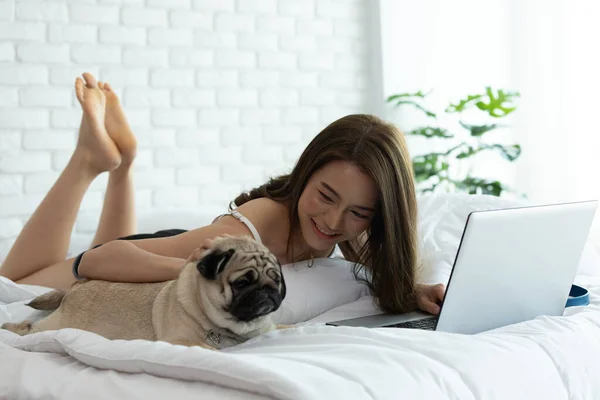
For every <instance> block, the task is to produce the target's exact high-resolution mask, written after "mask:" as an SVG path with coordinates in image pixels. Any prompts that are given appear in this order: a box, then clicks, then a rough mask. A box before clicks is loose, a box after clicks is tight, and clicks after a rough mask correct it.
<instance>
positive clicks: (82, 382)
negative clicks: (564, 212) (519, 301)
mask: <svg viewBox="0 0 600 400" xmlns="http://www.w3.org/2000/svg"><path fill="white" fill-rule="evenodd" d="M578 283H582V284H584V285H586V286H588V288H591V290H592V305H590V306H587V307H576V308H570V309H567V312H566V314H565V315H566V316H565V317H541V318H537V319H535V320H533V321H528V322H525V323H522V324H517V325H513V326H508V327H503V328H500V329H497V330H495V331H491V332H486V333H482V334H479V335H472V336H468V335H454V334H445V333H439V332H427V331H417V330H404V329H365V328H350V327H329V326H324V325H320V324H319V323H320V322H322V321H327V320H333V319H336V318H338V317H339V316H350V315H352V316H358V315H365V314H368V313H369V312H372V308H371V306H370V304H371V301H370V300H371V299H370V297H369V296H366V297H364V298H362V299H359V300H358V301H356V302H354V303H352V304H348V305H344V306H341V307H338V308H336V309H334V310H331V311H329V312H328V313H326V314H325V315H323V316H321V317H319V318H316V319H314V320H313V321H312V322H313V323H314V324H305V325H303V326H300V327H298V328H295V329H291V330H287V331H277V332H273V333H270V334H267V335H265V336H263V337H260V338H257V339H254V340H251V341H249V342H247V343H245V344H243V345H241V346H237V347H236V348H232V349H229V350H227V351H223V352H213V351H209V350H205V349H201V348H186V347H183V346H173V345H169V344H166V343H152V342H146V341H113V342H111V341H108V340H106V339H104V338H101V337H99V336H97V335H94V334H91V333H88V332H83V331H78V330H62V331H58V332H42V333H40V334H37V335H31V336H26V337H18V336H17V335H13V334H12V333H10V332H0V342H2V343H0V359H1V360H2V363H1V364H2V367H1V371H2V373H1V374H0V388H1V389H0V398H10V399H33V398H44V399H48V398H52V399H80V398H83V397H84V396H85V398H88V397H89V398H92V399H94V398H96V399H101V398H102V399H104V398H128V399H137V398H139V399H161V398H165V397H166V396H169V397H170V396H176V397H174V398H179V399H188V398H190V399H192V398H194V399H195V398H198V396H199V395H200V394H201V398H206V399H213V398H214V399H217V398H219V399H223V398H231V399H254V398H259V395H262V396H267V397H271V398H278V399H331V398H336V399H337V398H343V399H390V398H396V397H402V398H411V399H434V398H435V399H443V398H448V399H482V398H486V399H532V398H539V399H567V398H569V399H595V398H596V399H597V398H600V379H599V378H600V340H599V338H600V279H599V278H598V277H584V276H580V277H578ZM25 350H27V351H25ZM34 351H35V352H34Z"/></svg>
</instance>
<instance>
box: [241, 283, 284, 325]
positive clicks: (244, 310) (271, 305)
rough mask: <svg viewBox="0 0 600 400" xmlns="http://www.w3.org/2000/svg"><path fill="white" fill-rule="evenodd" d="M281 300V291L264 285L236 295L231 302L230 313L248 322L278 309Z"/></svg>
mask: <svg viewBox="0 0 600 400" xmlns="http://www.w3.org/2000/svg"><path fill="white" fill-rule="evenodd" d="M281 301H282V299H281V295H280V294H279V291H277V290H276V289H274V288H272V287H270V286H263V287H262V288H260V289H256V290H253V291H249V292H246V293H240V294H239V295H238V296H236V297H235V298H234V301H233V302H232V304H231V307H230V313H231V315H233V316H234V317H236V318H237V319H239V320H240V321H245V322H248V321H251V320H253V319H255V318H258V317H262V316H263V315H267V314H269V313H271V312H273V311H275V310H277V309H278V308H279V306H280V305H281Z"/></svg>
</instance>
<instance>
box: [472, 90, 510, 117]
mask: <svg viewBox="0 0 600 400" xmlns="http://www.w3.org/2000/svg"><path fill="white" fill-rule="evenodd" d="M485 92H486V95H487V97H488V99H489V102H487V103H486V102H484V101H478V102H477V103H476V104H475V105H476V106H477V108H479V109H480V110H482V111H487V113H488V114H489V115H491V116H492V117H495V118H500V117H505V116H507V115H508V114H510V113H511V112H513V111H514V110H515V109H516V107H514V106H512V104H510V103H511V102H512V101H513V98H514V97H518V96H519V93H517V92H506V93H505V92H504V91H503V90H498V93H497V94H495V93H494V92H493V91H492V89H491V88H490V87H489V86H488V87H486V88H485ZM504 103H509V104H508V105H504Z"/></svg>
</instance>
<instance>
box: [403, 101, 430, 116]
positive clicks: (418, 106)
mask: <svg viewBox="0 0 600 400" xmlns="http://www.w3.org/2000/svg"><path fill="white" fill-rule="evenodd" d="M401 105H411V106H413V107H415V108H416V109H419V110H421V111H423V112H424V113H425V114H427V116H428V117H433V118H435V117H436V115H435V113H434V112H431V111H429V110H427V109H426V108H425V107H423V106H422V105H420V104H419V103H417V102H415V101H410V100H398V102H396V104H395V107H399V106H401Z"/></svg>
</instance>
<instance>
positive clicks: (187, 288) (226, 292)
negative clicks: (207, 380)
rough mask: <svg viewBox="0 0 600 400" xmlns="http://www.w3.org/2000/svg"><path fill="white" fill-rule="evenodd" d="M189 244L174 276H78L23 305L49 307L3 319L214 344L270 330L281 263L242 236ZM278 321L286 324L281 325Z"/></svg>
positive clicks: (19, 329) (22, 329)
mask: <svg viewBox="0 0 600 400" xmlns="http://www.w3.org/2000/svg"><path fill="white" fill-rule="evenodd" d="M210 243H211V244H210V245H209V246H211V247H210V248H208V249H204V250H203V249H196V250H194V252H193V253H192V254H191V255H190V257H189V258H188V259H187V261H186V263H185V265H184V267H183V269H182V270H181V272H180V274H179V276H178V278H177V279H175V280H172V281H167V282H157V283H120V282H107V281H100V280H82V281H79V282H76V283H74V284H73V286H72V287H71V288H70V289H69V290H67V291H62V290H55V291H52V292H49V293H46V294H43V295H41V296H38V297H36V298H35V299H33V300H32V301H31V302H30V303H28V304H27V305H28V306H30V307H32V308H34V309H37V310H54V312H52V314H50V315H49V316H47V317H46V318H44V319H42V320H40V321H38V322H36V323H33V324H32V323H31V322H30V321H23V322H21V323H18V324H14V323H6V324H3V325H2V328H3V329H8V330H10V331H12V332H15V333H17V334H20V335H27V334H32V333H37V332H41V331H47V330H56V329H62V328H77V329H82V330H86V331H90V332H94V333H97V334H99V335H101V336H104V337H106V338H108V339H123V340H133V339H145V340H153V341H157V340H160V341H165V342H169V343H172V344H180V345H186V346H201V347H205V348H210V349H222V348H225V347H230V346H233V345H236V344H239V343H242V342H244V341H246V340H248V339H250V338H252V337H254V336H257V335H260V334H263V333H266V332H268V331H271V330H273V329H276V328H277V327H276V325H275V324H274V323H273V322H272V321H271V313H273V312H274V311H275V310H277V309H278V308H279V306H280V305H281V303H282V301H283V299H284V298H285V294H286V288H285V281H284V278H283V273H282V269H281V265H280V264H279V262H278V261H277V259H276V258H275V256H274V255H273V254H272V253H271V252H270V251H269V250H268V249H267V248H266V247H265V246H263V245H262V244H260V243H258V242H256V241H255V240H253V239H250V238H247V237H219V238H216V239H215V240H213V241H211V242H210ZM281 328H287V326H286V327H283V326H282V327H281Z"/></svg>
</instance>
